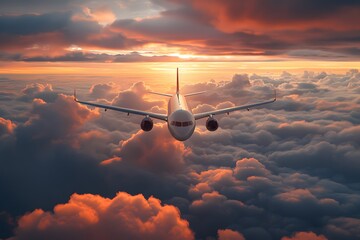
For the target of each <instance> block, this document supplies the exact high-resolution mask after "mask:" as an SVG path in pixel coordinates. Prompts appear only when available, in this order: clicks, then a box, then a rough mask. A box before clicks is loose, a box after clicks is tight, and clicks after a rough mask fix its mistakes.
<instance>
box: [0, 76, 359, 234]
mask: <svg viewBox="0 0 360 240" xmlns="http://www.w3.org/2000/svg"><path fill="white" fill-rule="evenodd" d="M80 81H81V80H80ZM9 82H11V83H12V85H11V86H12V88H11V89H9V88H8V87H6V86H8V84H9ZM0 84H1V86H4V87H3V88H1V89H3V90H2V91H1V92H0V103H1V105H0V114H1V118H0V140H1V141H0V155H1V158H0V188H1V189H2V193H3V194H4V196H5V197H3V198H1V199H0V206H1V208H0V224H1V225H0V226H1V227H2V229H5V231H4V233H3V232H2V233H1V234H2V235H1V236H0V237H1V238H5V239H6V238H9V237H13V238H15V239H16V238H20V239H21V238H27V239H29V238H30V239H31V237H32V236H34V237H33V239H38V238H39V235H36V234H41V233H40V229H43V230H41V231H42V233H45V232H46V233H47V234H55V233H57V234H64V236H72V237H74V236H79V237H80V236H81V237H84V235H83V234H85V233H84V229H85V230H88V231H89V232H99V233H101V234H102V233H103V234H107V233H108V232H111V231H110V230H108V231H105V230H104V229H105V225H104V223H105V222H107V221H111V219H113V221H112V225H109V226H111V229H112V230H113V231H117V230H119V231H120V230H121V231H122V233H123V234H130V235H131V234H135V235H136V234H145V232H146V234H149V236H154V238H156V236H157V237H158V238H162V235H161V236H159V235H156V234H162V233H164V232H166V231H170V232H172V231H174V232H177V231H180V230H179V229H182V231H181V233H182V234H185V236H183V235H181V234H180V233H177V234H176V235H178V236H182V237H183V238H196V239H206V238H208V237H211V238H219V239H227V238H230V239H231V238H235V239H303V238H307V239H311V238H313V239H330V240H333V239H351V240H352V239H357V238H359V227H358V226H359V224H358V218H359V216H358V212H359V209H360V205H359V203H360V193H359V190H358V189H359V176H358V172H359V166H360V165H359V163H358V159H359V156H360V155H359V137H358V136H359V134H358V133H359V127H358V125H359V123H360V115H359V114H358V113H359V111H360V106H359V104H360V99H359V87H360V74H359V72H358V70H350V71H348V72H346V73H343V74H332V73H325V72H322V73H321V72H320V73H314V72H308V71H305V72H304V73H303V74H297V75H293V74H291V73H288V72H284V73H283V74H281V75H279V76H268V75H257V74H234V76H233V77H232V78H230V79H228V80H225V81H215V80H213V81H209V82H203V83H198V84H189V85H186V86H184V87H183V88H182V89H181V91H183V92H193V91H200V90H207V93H206V94H205V95H202V96H200V95H199V96H194V97H192V98H191V99H190V98H189V104H190V106H192V108H193V109H194V111H195V110H196V111H202V110H204V109H215V108H219V107H221V106H231V105H238V104H244V103H246V102H249V101H250V102H251V101H257V100H262V99H268V98H271V97H273V96H272V94H273V92H272V89H273V88H274V87H276V88H277V89H278V95H279V96H278V97H279V99H278V101H277V102H276V103H274V104H272V105H268V106H266V107H263V108H258V109H253V110H251V111H249V112H248V111H240V112H234V113H232V114H230V115H229V116H228V115H219V116H215V117H216V118H217V119H218V120H219V125H220V128H219V129H218V130H217V131H215V132H208V131H206V129H205V126H204V122H203V121H198V122H197V128H196V130H195V133H194V135H193V136H192V138H190V139H189V140H187V141H186V142H178V141H176V140H174V139H173V138H172V137H171V136H170V135H169V133H168V131H167V127H166V125H163V123H161V122H156V124H155V126H154V129H153V130H152V131H151V132H143V131H141V130H139V129H140V128H139V124H140V122H141V120H142V117H140V116H132V115H130V116H127V115H126V114H122V113H118V112H113V111H110V110H109V111H107V112H104V111H98V110H96V109H91V108H88V107H86V106H83V105H80V104H77V103H75V102H74V101H73V99H72V96H67V95H65V94H63V93H60V92H59V89H60V90H62V89H68V88H71V86H70V85H69V83H56V84H52V85H50V84H46V83H44V82H42V83H36V81H34V82H33V81H31V82H29V81H16V80H9V79H1V81H0ZM72 84H74V83H73V82H72V83H71V85H72ZM121 84H122V85H119V84H118V83H107V84H99V83H96V84H94V85H93V86H92V87H91V86H89V90H88V92H87V93H86V92H85V91H80V92H79V93H78V95H79V97H81V98H84V99H92V100H95V99H98V101H102V102H106V103H108V104H111V103H113V104H117V105H120V106H125V105H126V104H134V105H132V107H139V108H140V107H143V109H145V110H151V109H152V110H154V109H158V110H159V111H162V110H163V109H164V106H165V103H164V101H162V100H159V101H150V100H149V99H148V98H147V96H146V95H145V92H146V91H148V89H150V86H148V85H147V84H144V83H142V82H137V83H134V84H131V83H130V82H129V83H127V86H129V87H128V88H127V89H124V88H123V87H120V86H124V85H123V84H124V82H122V83H121ZM12 89H14V90H12ZM137 95H138V96H140V98H138V101H137V102H135V103H134V102H130V101H128V100H130V99H132V97H133V96H137ZM118 192H121V193H119V194H118V195H116V194H117V193H118ZM139 194H140V195H139ZM115 195H116V197H115V198H114V196H115ZM151 196H153V197H151ZM69 198H70V200H69ZM118 201H120V202H121V206H123V208H120V207H119V208H116V209H115V210H116V211H115V210H114V211H110V209H112V210H113V208H112V207H114V205H116V204H115V203H116V202H118ZM159 201H161V202H162V204H161V203H160V202H159ZM62 203H65V204H62ZM137 204H140V205H139V206H137ZM110 206H112V207H110ZM124 206H126V207H124ZM134 206H136V207H134ZM150 206H155V207H150ZM40 209H41V210H40ZM52 209H53V210H52ZM136 209H138V211H136ZM139 209H141V210H139ZM144 214H145V215H146V217H145V215H144ZM119 216H120V217H119ZM160 216H161V217H160ZM16 219H19V221H16ZM139 219H140V220H141V221H140V220H139ZM135 220H136V221H135ZM157 220H159V222H158V223H159V224H155V225H156V226H155V225H154V223H155V222H156V221H157ZM133 221H135V222H136V223H139V225H138V226H139V227H138V229H146V230H144V232H141V231H134V230H133V229H132V228H131V227H130V226H128V225H127V223H128V222H133ZM60 223H61V224H60ZM71 223H73V224H71ZM114 224H116V227H113V226H114ZM143 225H144V226H146V227H144V226H143ZM152 226H155V227H152ZM157 226H159V227H157ZM160 226H161V227H160ZM15 229H16V231H15V232H13V230H15ZM151 229H152V230H151ZM161 229H162V230H163V232H161V233H160V230H161ZM165 229H167V230H166V231H165ZM172 229H177V230H172ZM150 230H151V231H150ZM58 231H60V232H58ZM31 234H35V235H31ZM66 234H69V235H66ZM151 234H154V235H151ZM174 234H175V233H174ZM130 235H129V236H130ZM135 235H134V236H135ZM35 236H36V237H35ZM46 236H47V235H46ZM49 236H50V235H49ZM51 236H52V235H51ZM61 236H62V235H61ZM91 236H92V235H91ZM94 236H95V233H94ZM106 236H107V235H106ZM131 236H133V235H131ZM136 236H137V237H139V238H141V236H142V235H136ZM65 238H66V237H65ZM109 238H110V239H111V237H109Z"/></svg>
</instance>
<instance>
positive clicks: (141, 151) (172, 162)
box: [117, 124, 190, 173]
mask: <svg viewBox="0 0 360 240" xmlns="http://www.w3.org/2000/svg"><path fill="white" fill-rule="evenodd" d="M189 151H190V149H187V148H186V147H185V145H184V144H183V143H182V142H179V141H177V140H175V139H174V138H173V137H172V136H171V135H170V134H169V132H168V129H167V126H166V125H165V124H161V125H160V124H157V125H155V126H154V128H153V129H152V130H151V131H150V132H144V131H142V130H140V131H138V132H137V133H135V134H133V135H132V136H131V137H130V138H129V139H127V140H124V141H121V142H120V146H119V150H118V153H117V154H118V155H119V156H120V157H121V159H122V161H124V162H125V163H127V164H131V165H135V166H137V167H140V168H142V169H147V170H149V171H151V172H155V173H176V172H179V171H180V170H181V169H182V168H183V167H184V164H185V161H184V157H185V156H186V155H187V154H188V152H189ZM120 167H121V165H120Z"/></svg>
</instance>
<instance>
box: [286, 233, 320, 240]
mask: <svg viewBox="0 0 360 240" xmlns="http://www.w3.org/2000/svg"><path fill="white" fill-rule="evenodd" d="M281 240H327V238H326V237H325V236H324V235H316V234H315V233H313V232H297V233H295V234H294V236H292V237H283V238H281Z"/></svg>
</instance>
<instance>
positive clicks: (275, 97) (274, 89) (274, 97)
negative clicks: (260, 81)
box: [274, 88, 276, 102]
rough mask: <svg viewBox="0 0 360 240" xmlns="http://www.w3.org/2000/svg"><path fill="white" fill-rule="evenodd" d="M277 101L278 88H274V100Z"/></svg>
mask: <svg viewBox="0 0 360 240" xmlns="http://www.w3.org/2000/svg"><path fill="white" fill-rule="evenodd" d="M275 101H276V88H275V89H274V102H275Z"/></svg>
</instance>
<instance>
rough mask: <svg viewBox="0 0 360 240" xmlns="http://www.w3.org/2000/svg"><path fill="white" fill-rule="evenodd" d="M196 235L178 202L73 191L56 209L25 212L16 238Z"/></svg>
mask: <svg viewBox="0 0 360 240" xmlns="http://www.w3.org/2000/svg"><path fill="white" fill-rule="evenodd" d="M119 237H121V238H124V239H143V238H146V239H194V236H193V233H192V231H191V230H190V229H189V224H188V222H187V221H185V220H183V219H181V217H180V212H179V210H178V209H176V208H175V207H174V206H171V205H162V204H161V202H160V200H158V199H156V198H154V197H150V198H149V199H145V198H144V196H142V195H135V196H132V195H130V194H128V193H125V192H119V193H117V195H116V196H115V197H114V198H112V199H109V198H103V197H101V196H99V195H92V194H83V195H79V194H73V195H72V196H71V198H70V200H69V202H68V203H65V204H59V205H56V206H55V207H54V212H53V213H52V212H47V211H44V210H42V209H37V210H34V211H32V212H31V213H28V214H26V215H24V216H22V217H21V218H20V219H19V226H18V227H17V229H16V230H15V236H14V237H13V238H12V239H69V238H71V239H118V238H119Z"/></svg>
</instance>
